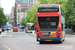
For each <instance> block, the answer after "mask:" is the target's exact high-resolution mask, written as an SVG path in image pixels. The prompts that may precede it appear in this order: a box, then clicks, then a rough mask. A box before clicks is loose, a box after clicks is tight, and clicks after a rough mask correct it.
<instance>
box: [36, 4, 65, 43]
mask: <svg viewBox="0 0 75 50" xmlns="http://www.w3.org/2000/svg"><path fill="white" fill-rule="evenodd" d="M36 34H37V41H39V43H42V42H44V41H59V42H61V43H62V41H64V40H65V19H64V10H63V9H62V8H61V7H60V5H58V4H46V5H39V6H38V8H37V26H36Z"/></svg>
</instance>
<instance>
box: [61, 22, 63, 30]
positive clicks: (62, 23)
mask: <svg viewBox="0 0 75 50" xmlns="http://www.w3.org/2000/svg"><path fill="white" fill-rule="evenodd" d="M61 25H62V27H61V29H62V31H63V23H62V24H61Z"/></svg>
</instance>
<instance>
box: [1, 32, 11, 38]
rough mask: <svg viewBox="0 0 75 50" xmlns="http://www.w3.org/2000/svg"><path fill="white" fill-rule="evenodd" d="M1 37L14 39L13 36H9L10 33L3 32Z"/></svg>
mask: <svg viewBox="0 0 75 50" xmlns="http://www.w3.org/2000/svg"><path fill="white" fill-rule="evenodd" d="M0 37H12V35H10V34H8V32H2V33H1V35H0Z"/></svg>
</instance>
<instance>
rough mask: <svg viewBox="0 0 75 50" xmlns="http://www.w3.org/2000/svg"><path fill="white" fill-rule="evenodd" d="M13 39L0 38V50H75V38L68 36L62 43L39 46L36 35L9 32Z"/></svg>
mask: <svg viewBox="0 0 75 50" xmlns="http://www.w3.org/2000/svg"><path fill="white" fill-rule="evenodd" d="M9 34H11V35H12V37H0V46H1V47H0V50H3V49H4V50H75V47H74V46H75V40H74V39H75V36H73V37H72V36H70V37H69V36H67V37H66V39H65V41H64V42H63V43H62V44H60V43H54V42H49V43H44V44H39V42H37V41H36V37H35V34H31V33H24V32H9Z"/></svg>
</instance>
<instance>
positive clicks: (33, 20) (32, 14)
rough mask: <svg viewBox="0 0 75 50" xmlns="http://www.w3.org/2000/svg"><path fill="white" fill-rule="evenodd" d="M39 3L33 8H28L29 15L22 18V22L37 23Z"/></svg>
mask: <svg viewBox="0 0 75 50" xmlns="http://www.w3.org/2000/svg"><path fill="white" fill-rule="evenodd" d="M39 4H40V3H39ZM39 4H37V5H35V6H34V7H33V8H32V9H29V10H27V16H26V18H24V19H23V20H22V22H21V23H22V24H25V23H28V22H30V23H35V24H36V15H37V6H38V5H39Z"/></svg>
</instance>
